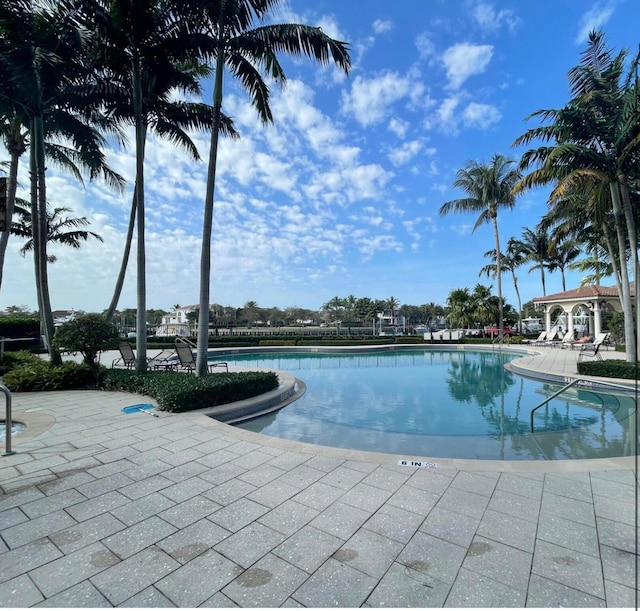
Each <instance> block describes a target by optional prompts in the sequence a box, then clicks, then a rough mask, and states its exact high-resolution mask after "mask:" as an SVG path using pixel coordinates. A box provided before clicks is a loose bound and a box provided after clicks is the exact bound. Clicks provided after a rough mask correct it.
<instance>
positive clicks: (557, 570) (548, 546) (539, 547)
mask: <svg viewBox="0 0 640 611" xmlns="http://www.w3.org/2000/svg"><path fill="white" fill-rule="evenodd" d="M531 572H532V573H533V574H535V575H539V576H541V577H546V578H547V579H550V580H551V581H555V582H558V583H562V584H564V585H566V586H569V587H570V588H575V589H577V590H580V591H582V592H586V593H587V594H590V595H591V596H595V597H596V598H604V594H605V593H604V583H603V582H604V580H603V575H602V566H601V564H600V560H599V559H598V558H594V557H593V556H589V555H587V554H582V553H580V552H576V551H574V550H570V549H567V548H566V547H561V546H559V545H555V544H553V543H547V542H546V541H541V540H538V541H536V550H535V552H534V556H533V566H532V569H531Z"/></svg>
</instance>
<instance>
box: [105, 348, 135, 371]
mask: <svg viewBox="0 0 640 611" xmlns="http://www.w3.org/2000/svg"><path fill="white" fill-rule="evenodd" d="M118 350H119V351H120V357H119V358H117V359H115V360H114V361H113V362H112V363H111V368H112V369H113V368H114V367H126V368H127V369H132V368H133V367H135V366H136V355H135V353H134V351H133V348H132V347H131V344H129V343H127V342H120V345H119V346H118Z"/></svg>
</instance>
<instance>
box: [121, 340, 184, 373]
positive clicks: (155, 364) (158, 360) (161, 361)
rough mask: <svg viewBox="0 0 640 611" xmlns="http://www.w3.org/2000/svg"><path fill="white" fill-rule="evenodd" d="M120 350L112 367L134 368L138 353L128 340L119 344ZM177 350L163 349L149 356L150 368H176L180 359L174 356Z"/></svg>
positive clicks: (148, 366)
mask: <svg viewBox="0 0 640 611" xmlns="http://www.w3.org/2000/svg"><path fill="white" fill-rule="evenodd" d="M118 350H119V351H120V357H119V358H117V359H115V360H114V361H113V363H111V367H112V368H113V367H126V368H127V369H134V368H135V366H136V362H137V359H136V355H135V352H134V351H133V348H132V347H131V344H129V343H128V342H121V343H120V345H119V346H118ZM171 357H175V352H174V351H173V350H163V351H162V352H161V353H160V354H158V355H157V356H154V357H153V358H147V368H148V369H175V368H176V367H177V366H178V361H177V360H176V359H175V358H174V359H173V360H171Z"/></svg>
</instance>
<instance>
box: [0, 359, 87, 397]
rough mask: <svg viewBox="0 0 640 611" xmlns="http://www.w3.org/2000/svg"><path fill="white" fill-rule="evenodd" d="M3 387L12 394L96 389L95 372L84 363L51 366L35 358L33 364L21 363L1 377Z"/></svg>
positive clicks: (71, 362)
mask: <svg viewBox="0 0 640 611" xmlns="http://www.w3.org/2000/svg"><path fill="white" fill-rule="evenodd" d="M2 380H3V382H4V384H5V386H6V387H7V388H8V389H9V390H10V391H12V392H34V391H42V390H77V389H87V388H96V386H97V383H96V377H95V372H94V371H93V370H92V369H91V368H90V367H89V366H88V365H86V364H85V363H74V362H73V361H65V362H64V363H62V365H52V364H51V363H50V362H49V361H43V360H42V359H40V358H38V357H35V360H34V361H33V362H23V363H20V364H18V365H16V366H15V367H14V368H13V369H11V370H10V371H8V372H7V373H5V374H4V375H3V378H2Z"/></svg>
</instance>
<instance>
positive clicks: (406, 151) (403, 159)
mask: <svg viewBox="0 0 640 611" xmlns="http://www.w3.org/2000/svg"><path fill="white" fill-rule="evenodd" d="M422 147H423V143H422V142H421V141H420V140H412V141H411V142H403V143H402V144H401V145H400V146H398V147H395V148H394V149H392V150H391V152H390V153H389V154H388V157H389V161H391V163H392V164H393V165H394V166H396V167H398V166H401V165H405V164H406V163H409V161H411V160H412V159H413V158H414V157H415V156H416V155H417V154H418V153H419V152H420V151H421V150H422Z"/></svg>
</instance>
